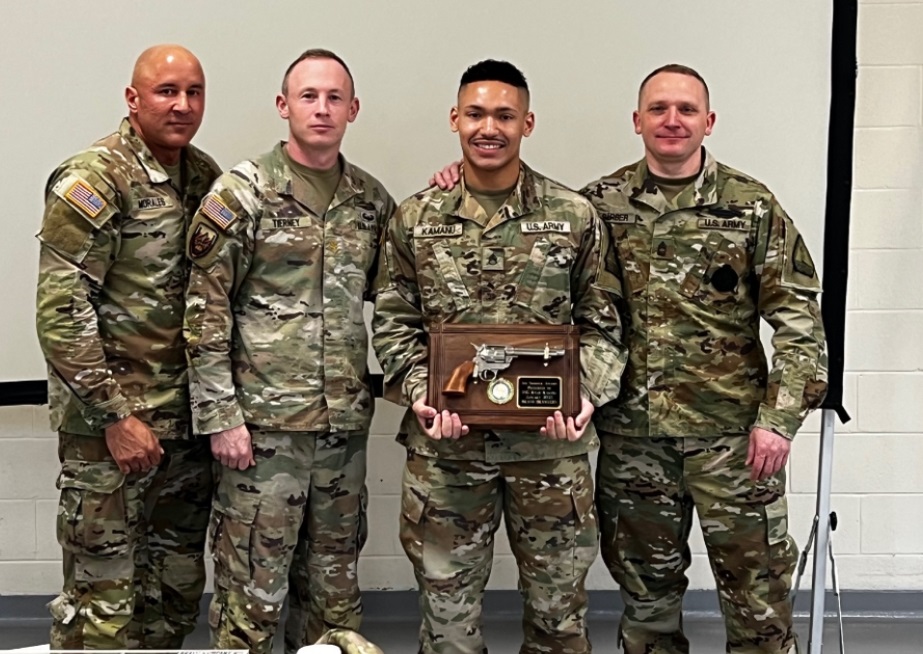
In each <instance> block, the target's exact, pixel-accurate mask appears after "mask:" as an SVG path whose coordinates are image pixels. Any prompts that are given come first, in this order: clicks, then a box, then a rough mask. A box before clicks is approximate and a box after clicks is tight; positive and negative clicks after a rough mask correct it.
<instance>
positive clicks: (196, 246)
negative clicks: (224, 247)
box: [189, 223, 218, 259]
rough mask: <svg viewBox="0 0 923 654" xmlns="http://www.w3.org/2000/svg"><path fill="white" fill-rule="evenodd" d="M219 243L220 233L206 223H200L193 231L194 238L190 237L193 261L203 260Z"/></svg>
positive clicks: (190, 252)
mask: <svg viewBox="0 0 923 654" xmlns="http://www.w3.org/2000/svg"><path fill="white" fill-rule="evenodd" d="M217 242H218V232H216V231H215V230H213V229H212V228H211V227H209V226H208V225H206V224H205V223H199V224H198V225H196V228H195V229H194V230H193V231H192V236H191V237H189V256H190V257H191V258H193V259H201V258H202V257H204V256H205V255H206V254H208V253H209V252H211V251H212V248H213V247H215V243H217Z"/></svg>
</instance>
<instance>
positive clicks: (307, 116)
mask: <svg viewBox="0 0 923 654" xmlns="http://www.w3.org/2000/svg"><path fill="white" fill-rule="evenodd" d="M276 108H277V109H278V110H279V115H280V116H281V117H282V118H284V119H285V120H287V121H288V125H289V134H290V138H291V141H293V142H294V143H295V144H296V145H297V146H298V148H299V149H300V150H302V151H303V152H306V153H307V152H313V153H324V152H332V151H336V152H338V151H339V149H340V144H341V143H342V142H343V136H344V135H345V134H346V126H347V125H348V124H349V123H351V122H353V121H354V120H355V119H356V116H357V115H358V113H359V99H358V98H356V97H355V96H354V95H353V85H352V81H351V80H350V77H349V74H348V73H347V72H346V69H345V68H343V66H342V65H340V63H339V62H337V61H335V60H333V59H326V58H309V59H305V60H303V61H301V62H299V63H298V64H297V65H296V66H295V67H294V68H292V70H291V71H290V72H289V74H288V77H287V78H286V83H285V92H284V93H280V94H279V95H278V96H277V97H276Z"/></svg>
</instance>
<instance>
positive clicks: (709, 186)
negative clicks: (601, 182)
mask: <svg viewBox="0 0 923 654" xmlns="http://www.w3.org/2000/svg"><path fill="white" fill-rule="evenodd" d="M702 151H703V152H704V154H705V163H704V165H703V166H702V171H701V172H700V173H699V176H698V177H696V179H695V181H694V182H693V183H692V190H691V192H690V191H688V190H687V191H683V192H682V193H680V194H679V195H677V196H676V198H674V204H672V205H671V204H670V203H669V202H667V199H666V198H665V197H664V196H663V194H662V193H661V192H660V189H658V188H657V185H656V184H654V182H653V181H652V180H651V177H650V174H649V173H650V170H649V169H648V166H647V160H646V159H642V160H641V161H639V162H638V163H637V164H635V165H634V166H633V167H632V168H633V170H631V169H630V170H629V172H628V179H627V180H626V183H625V184H624V185H623V186H622V194H623V195H624V196H625V197H626V198H627V199H628V200H630V201H634V202H640V203H642V204H646V205H647V206H649V207H651V208H652V209H656V210H657V211H659V212H660V213H661V214H664V213H667V212H668V211H673V210H676V209H685V208H688V207H702V206H708V205H711V204H715V202H717V201H718V162H717V161H715V158H714V157H712V155H711V153H710V152H709V151H708V150H706V149H705V147H704V146H703V147H702Z"/></svg>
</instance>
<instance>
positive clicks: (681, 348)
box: [582, 153, 827, 438]
mask: <svg viewBox="0 0 923 654" xmlns="http://www.w3.org/2000/svg"><path fill="white" fill-rule="evenodd" d="M582 192H583V193H584V194H585V195H586V196H587V197H588V198H590V200H591V201H592V202H593V204H594V205H595V206H596V208H597V209H598V210H599V212H600V215H601V217H602V218H603V220H604V221H606V223H607V224H608V226H609V231H610V234H611V236H612V240H613V243H614V244H615V247H616V251H617V256H618V258H619V260H620V262H621V268H622V275H623V282H624V285H625V290H624V293H623V295H624V297H625V302H626V305H627V313H628V314H629V316H630V325H628V329H627V331H628V337H627V340H628V344H629V361H628V369H627V371H626V375H625V381H624V392H623V393H622V395H621V396H620V397H619V398H618V399H617V400H616V401H615V402H612V403H610V404H609V405H607V406H605V407H602V408H601V409H600V410H599V411H597V412H596V414H595V415H594V421H595V422H596V426H597V427H598V428H599V429H601V430H603V431H607V432H613V433H618V434H622V435H625V436H718V435H732V434H746V433H749V431H750V429H751V428H752V427H762V428H764V429H769V430H772V431H775V432H777V433H779V434H781V435H783V436H786V437H788V438H791V437H793V436H794V434H795V432H796V431H797V430H798V428H799V427H800V425H801V423H802V421H803V420H804V417H805V415H806V413H807V411H808V409H811V408H814V407H816V406H817V405H818V404H819V403H820V401H821V400H822V399H823V395H824V393H825V392H826V385H827V384H826V378H827V373H826V345H825V340H824V329H823V325H822V323H821V316H820V310H819V307H818V304H817V296H818V294H819V293H820V282H819V280H818V277H817V271H816V270H815V268H814V263H813V262H812V260H811V256H810V254H809V253H808V250H807V248H806V247H805V244H804V240H803V239H802V237H801V235H800V234H799V233H798V230H796V229H795V226H794V225H793V224H792V221H791V219H790V218H789V217H788V216H787V215H786V213H785V211H783V210H782V207H781V206H780V205H779V203H778V201H777V200H776V198H775V197H774V196H773V195H772V193H770V191H769V190H768V189H767V188H766V187H765V186H763V185H762V184H761V183H759V182H758V181H756V180H754V179H753V178H751V177H748V176H747V175H744V174H742V173H740V172H738V171H736V170H733V169H732V168H729V167H727V166H725V165H723V164H719V163H717V162H716V161H715V160H714V159H713V158H712V157H711V155H710V154H707V153H706V156H705V165H704V166H703V169H702V172H701V174H700V175H699V177H698V178H697V179H696V180H695V182H694V183H693V184H691V185H690V187H689V188H688V189H685V190H683V191H682V192H681V193H680V194H679V195H678V196H676V198H674V202H673V203H668V202H667V200H666V199H665V197H664V196H663V194H662V193H661V192H660V191H659V190H658V188H657V187H656V185H655V184H654V183H653V182H651V181H650V179H649V177H648V169H647V164H646V163H645V162H644V161H641V162H639V163H636V164H633V165H631V166H626V167H625V168H622V169H620V170H618V171H616V172H615V173H613V174H612V175H610V176H608V177H604V178H602V179H600V180H599V181H596V182H593V183H591V184H589V185H588V186H586V187H585V188H584V189H583V191H582ZM761 316H762V317H763V318H764V319H765V320H766V321H767V322H768V323H769V324H770V325H771V326H772V328H773V329H774V335H773V339H772V344H773V347H774V350H775V355H774V357H773V365H772V370H771V371H770V370H768V369H767V368H768V367H767V363H766V355H765V354H764V352H763V348H762V346H761V344H760V329H759V318H760V317H761Z"/></svg>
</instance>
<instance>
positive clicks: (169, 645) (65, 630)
mask: <svg viewBox="0 0 923 654" xmlns="http://www.w3.org/2000/svg"><path fill="white" fill-rule="evenodd" d="M160 444H161V446H162V447H163V449H164V456H163V458H162V460H161V462H160V464H159V465H158V466H157V467H155V468H152V469H151V470H149V471H147V472H145V473H131V474H129V475H123V474H122V473H121V472H120V471H119V469H118V466H117V465H116V463H115V461H114V460H113V459H112V456H111V455H110V454H109V449H108V447H107V446H106V441H105V439H104V438H102V437H97V436H77V435H74V434H68V433H61V434H60V435H59V441H58V458H59V459H60V461H61V473H60V475H59V477H58V488H59V489H60V491H61V498H60V503H59V506H58V518H57V532H58V541H59V542H60V544H61V547H62V548H63V550H64V552H63V554H64V588H63V592H62V593H61V594H60V595H59V596H58V597H57V598H55V599H54V600H53V601H52V602H51V603H50V604H49V605H48V607H49V610H50V611H51V615H52V618H53V622H52V627H51V648H52V649H125V648H154V649H177V648H180V647H182V644H183V639H184V638H185V636H186V635H187V634H189V633H191V632H192V631H193V629H195V625H196V618H197V617H198V614H199V601H200V599H201V597H202V591H203V589H204V586H205V560H204V551H205V537H206V534H207V531H208V514H209V511H210V508H211V493H212V457H211V453H210V452H209V451H208V445H207V442H203V441H201V440H200V439H196V440H161V441H160Z"/></svg>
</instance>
